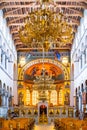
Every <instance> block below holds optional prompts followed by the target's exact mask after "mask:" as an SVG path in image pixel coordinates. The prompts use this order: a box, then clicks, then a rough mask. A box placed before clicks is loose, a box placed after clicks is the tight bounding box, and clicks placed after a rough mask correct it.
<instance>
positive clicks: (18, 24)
mask: <svg viewBox="0 0 87 130" xmlns="http://www.w3.org/2000/svg"><path fill="white" fill-rule="evenodd" d="M24 24H25V23H10V24H8V26H9V27H11V26H24ZM69 24H71V25H79V23H78V22H72V23H69Z"/></svg>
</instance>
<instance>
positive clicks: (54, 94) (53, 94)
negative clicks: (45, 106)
mask: <svg viewBox="0 0 87 130" xmlns="http://www.w3.org/2000/svg"><path fill="white" fill-rule="evenodd" d="M50 101H51V103H52V104H53V105H57V91H56V90H53V91H52V92H51V100H50Z"/></svg>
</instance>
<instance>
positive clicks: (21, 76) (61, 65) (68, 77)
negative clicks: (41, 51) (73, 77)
mask: <svg viewBox="0 0 87 130" xmlns="http://www.w3.org/2000/svg"><path fill="white" fill-rule="evenodd" d="M38 63H42V64H43V59H37V60H33V61H30V62H28V63H27V64H26V65H24V66H23V67H22V68H21V69H20V71H19V74H18V79H19V80H23V76H24V73H25V71H26V70H27V69H28V68H29V67H31V66H33V65H37V64H38ZM44 63H49V64H53V65H54V66H57V67H59V68H60V69H61V70H62V72H63V74H64V80H70V75H69V71H68V69H67V67H66V66H64V65H63V64H62V63H61V62H59V61H55V60H52V59H44Z"/></svg>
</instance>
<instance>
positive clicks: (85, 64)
mask: <svg viewBox="0 0 87 130" xmlns="http://www.w3.org/2000/svg"><path fill="white" fill-rule="evenodd" d="M72 64H74V72H73V73H74V80H73V83H71V89H74V92H73V93H72V92H71V99H70V100H71V104H70V105H71V106H73V105H74V97H73V96H75V91H76V88H77V89H78V87H79V86H80V87H81V85H82V83H83V84H84V87H86V86H85V81H86V80H87V10H85V11H84V16H83V18H81V20H80V26H79V27H78V29H77V32H76V34H75V39H74V42H73V45H72V49H71V66H72ZM71 70H72V68H71ZM71 79H72V75H71ZM73 85H74V86H73ZM84 90H85V89H84Z"/></svg>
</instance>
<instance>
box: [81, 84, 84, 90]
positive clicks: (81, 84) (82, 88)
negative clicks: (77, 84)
mask: <svg viewBox="0 0 87 130" xmlns="http://www.w3.org/2000/svg"><path fill="white" fill-rule="evenodd" d="M81 91H82V92H83V91H84V88H83V83H82V84H81Z"/></svg>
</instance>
